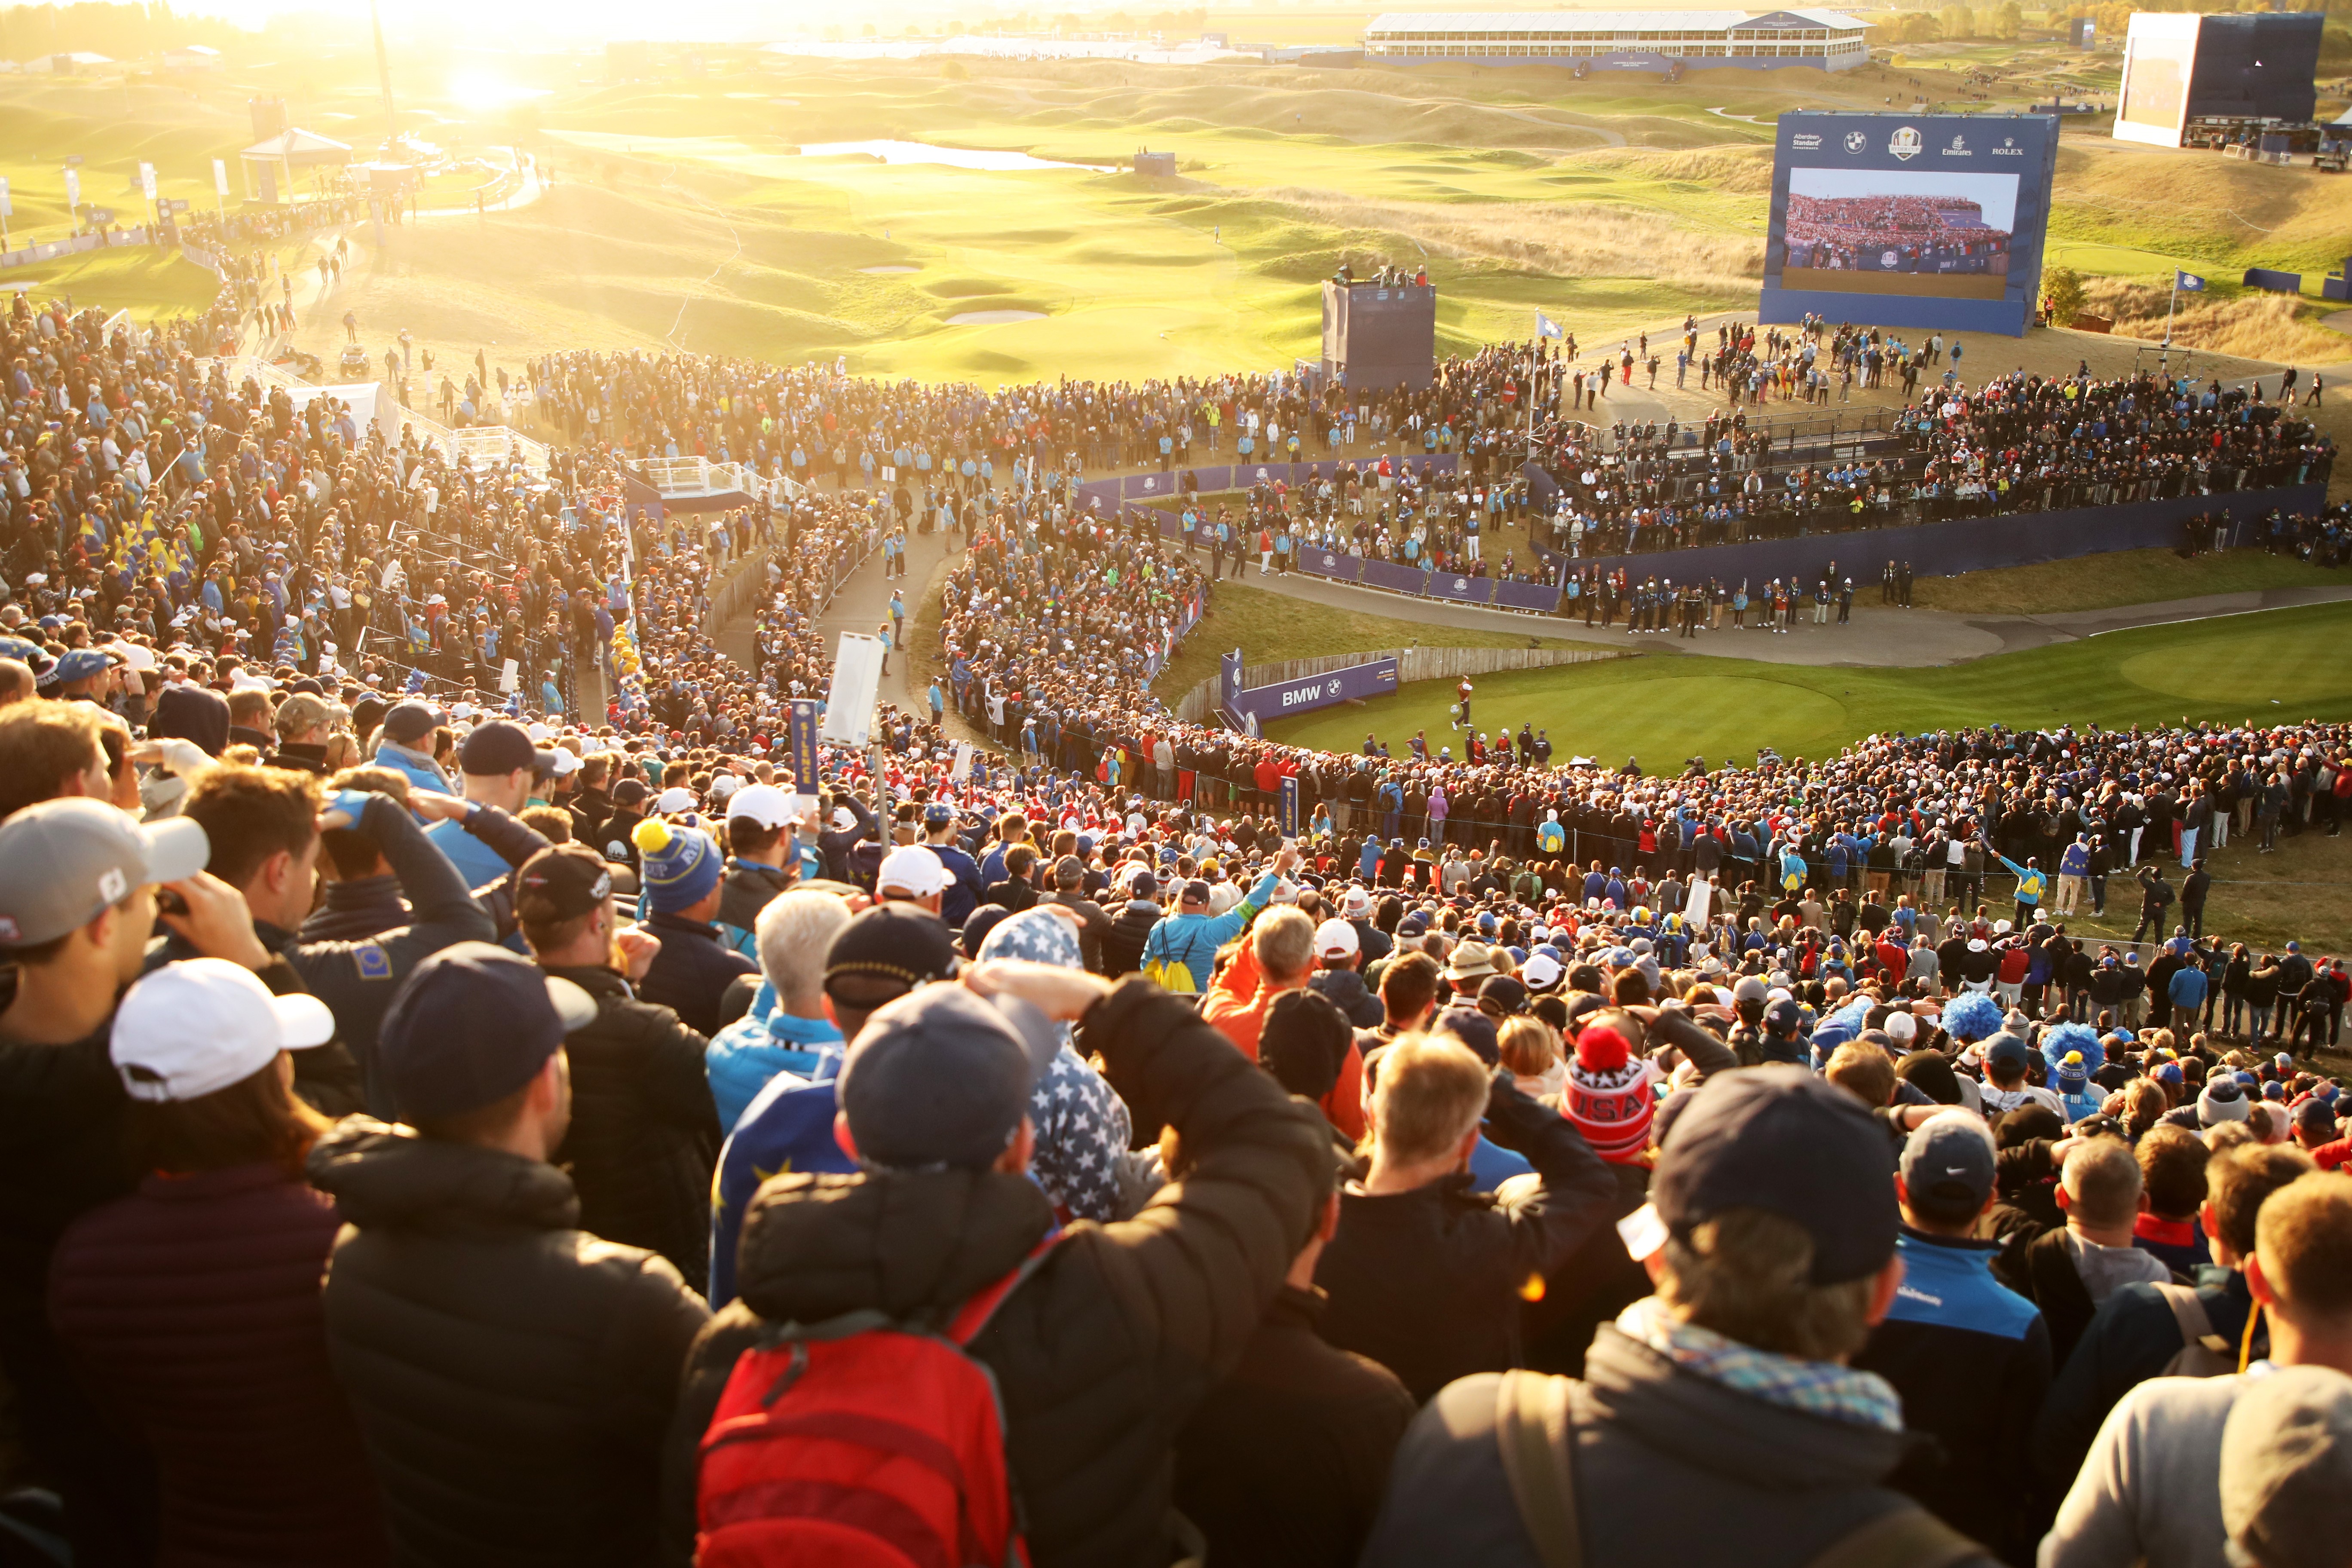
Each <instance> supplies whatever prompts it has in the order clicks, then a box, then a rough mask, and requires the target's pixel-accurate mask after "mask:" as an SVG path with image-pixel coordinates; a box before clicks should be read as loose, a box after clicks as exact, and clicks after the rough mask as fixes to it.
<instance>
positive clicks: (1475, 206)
mask: <svg viewBox="0 0 2352 1568" xmlns="http://www.w3.org/2000/svg"><path fill="white" fill-rule="evenodd" d="M1257 194H1258V195H1263V196H1265V197H1267V198H1268V199H1271V200H1274V201H1277V202H1281V203H1283V204H1284V205H1286V206H1289V207H1291V208H1294V209H1296V210H1297V211H1299V212H1301V213H1304V214H1306V215H1307V216H1310V217H1313V218H1315V219H1316V220H1318V222H1322V223H1327V224H1330V225H1332V226H1336V227H1339V228H1343V229H1377V230H1380V231H1381V232H1383V233H1388V234H1395V235H1401V236H1403V237H1406V238H1409V239H1412V240H1413V241H1415V242H1417V243H1418V244H1420V245H1421V246H1423V247H1424V248H1426V249H1428V250H1429V251H1431V252H1433V253H1434V254H1436V255H1440V256H1447V257H1453V258H1463V259H1467V258H1479V259H1485V260H1490V261H1498V262H1503V263H1506V264H1507V265H1509V266H1513V267H1518V268H1527V269H1528V270H1530V271H1535V272H1540V273H1544V274H1548V275H1549V276H1552V277H1557V278H1622V277H1638V278H1645V279H1657V280H1660V281H1663V282H1667V283H1675V284H1683V285H1686V286H1689V287H1693V288H1699V289H1720V288H1722V287H1723V284H1724V280H1725V279H1730V278H1755V277H1760V276H1761V275H1762V273H1763V270H1764V241H1763V238H1762V237H1761V236H1754V235H1742V234H1731V233H1714V234H1706V233H1701V234H1694V233H1692V232H1691V230H1690V228H1689V226H1687V224H1686V223H1685V222H1684V221H1681V220H1677V219H1675V218H1672V217H1669V216H1665V215H1664V214H1663V213H1656V212H1650V211H1645V210H1642V209H1638V208H1628V207H1620V206H1604V205H1597V204H1592V203H1578V204H1573V205H1559V206H1536V205H1531V204H1528V203H1524V202H1475V203H1458V204H1447V205H1434V204H1432V205H1423V204H1419V203H1409V202H1381V201H1367V200H1364V199H1363V198H1360V197H1357V196H1351V195H1345V194H1343V193H1341V192H1338V191H1310V190H1297V189H1282V190H1273V191H1265V192H1260V193H1257Z"/></svg>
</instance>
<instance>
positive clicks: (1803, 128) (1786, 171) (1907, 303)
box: [1758, 112, 2058, 337]
mask: <svg viewBox="0 0 2352 1568" xmlns="http://www.w3.org/2000/svg"><path fill="white" fill-rule="evenodd" d="M2057 163H2058V119H2057V117H2056V116H2055V115H2049V114H2005V115H1994V114H1925V115H1921V114H1814V113H1808V112H1791V113H1788V114H1783V115H1782V116H1780V123H1779V126H1778V127H1777V133H1776V146H1775V150H1774V155H1773V160H1772V216H1771V227H1770V232H1769V236H1768V237H1767V239H1766V241H1765V249H1764V291H1763V299H1762V300H1761V302H1760V307H1759V312H1758V314H1759V319H1760V320H1762V321H1771V322H1796V321H1803V320H1804V319H1805V317H1806V316H1808V315H1820V316H1825V317H1827V318H1828V319H1829V320H1831V321H1858V322H1865V323H1868V324H1870V325H1873V326H1885V327H1911V328H1920V329H1926V330H1928V331H1969V332H2003V333H2006V334H2008V335H2009V336H2011V337H2021V336H2023V335H2024V333H2025V329H2026V328H2027V327H2029V326H2031V325H2032V322H2033V316H2034V310H2035V306H2036V304H2037V301H2038V298H2039V294H2040V291H2041V286H2042V240H2043V237H2044V232H2045V230H2046V229H2047V228H2048V226H2049V221H2050V190H2051V184H2052V179H2053V175H2054V174H2055V173H2056V170H2057Z"/></svg>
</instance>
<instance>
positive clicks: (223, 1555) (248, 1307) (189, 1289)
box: [49, 1165, 385, 1568]
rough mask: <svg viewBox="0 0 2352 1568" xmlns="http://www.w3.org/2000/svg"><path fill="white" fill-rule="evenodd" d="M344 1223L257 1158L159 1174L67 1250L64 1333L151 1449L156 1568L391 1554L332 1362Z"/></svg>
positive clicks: (59, 1283)
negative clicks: (328, 1315)
mask: <svg viewBox="0 0 2352 1568" xmlns="http://www.w3.org/2000/svg"><path fill="white" fill-rule="evenodd" d="M339 1223H340V1222H339V1221H338V1219H337V1217H336V1214H335V1210H334V1206H333V1205H331V1203H330V1202H329V1201H328V1199H327V1198H326V1196H325V1195H324V1194H320V1192H318V1191H317V1190H315V1189H314V1188H312V1187H310V1185H308V1184H305V1183H302V1182H299V1181H296V1180H294V1179H293V1178H292V1177H289V1176H288V1175H287V1174H286V1173H284V1172H282V1171H280V1170H279V1169H278V1168H277V1167H276V1166H274V1165H245V1166H239V1167H237V1168H236V1169H234V1170H227V1171H213V1172H206V1173H203V1174H200V1175H194V1176H150V1177H148V1178H147V1180H146V1181H145V1182H144V1183H143V1184H141V1186H140V1188H139V1190H138V1191H137V1192H135V1193H133V1194H131V1196H129V1197H126V1198H119V1199H117V1200H116V1201H115V1202H113V1203H110V1204H109V1205H106V1206H105V1207H103V1208H98V1209H93V1210H91V1211H90V1212H89V1213H88V1214H86V1215H82V1217H81V1218H80V1219H79V1220H77V1221H76V1222H75V1223H74V1225H73V1226H72V1227H71V1228H70V1229H68V1231H67V1232H66V1234H65V1237H64V1238H63V1239H62V1240H61V1241H59V1242H58V1250H57V1256H56V1259H55V1261H54V1262H53V1263H52V1265H51V1266H50V1271H49V1319H50V1321H51V1322H52V1323H53V1324H54V1325H55V1326H56V1329H57V1334H58V1341H59V1342H60V1343H62V1344H63V1345H65V1346H66V1348H67V1351H68V1354H70V1355H71V1356H72V1357H73V1358H74V1360H75V1363H76V1364H77V1366H78V1367H79V1371H80V1373H81V1375H82V1376H83V1378H84V1380H85V1381H86V1382H87V1383H88V1384H89V1388H90V1391H91V1393H92V1394H93V1395H94V1396H95V1397H96V1398H97V1400H98V1402H99V1404H100V1406H101V1407H102V1408H105V1409H107V1410H109V1411H110V1412H112V1413H113V1414H114V1415H115V1416H116V1417H117V1418H118V1419H120V1420H121V1422H122V1423H123V1424H124V1426H127V1427H128V1428H130V1429H131V1430H133V1431H136V1432H137V1433H138V1434H139V1435H140V1436H142V1437H143V1438H144V1439H145V1441H146V1443H147V1445H148V1446H149V1447H150V1448H152V1450H153V1452H154V1456H155V1464H156V1472H157V1482H158V1490H159V1492H160V1494H161V1501H162V1537H163V1545H162V1548H161V1550H160V1551H159V1552H157V1554H156V1559H155V1560H156V1563H157V1565H158V1568H263V1565H266V1564H286V1565H288V1568H293V1565H296V1564H301V1565H305V1568H308V1565H315V1564H318V1563H353V1564H373V1563H382V1562H383V1561H384V1560H385V1548H384V1532H383V1524H382V1523H381V1521H380V1519H379V1515H378V1510H377V1504H376V1489H375V1481H374V1479H373V1476H372V1475H371V1473H370V1471H369V1468H368V1463H367V1458H366V1455H365V1454H364V1452H363V1451H362V1448H361V1446H360V1437H359V1431H358V1428H357V1427H356V1426H354V1425H353V1424H352V1415H351V1410H350V1408H349V1406H348V1405H346V1404H345V1401H344V1398H343V1392H342V1389H341V1385H340V1384H337V1382H336V1381H335V1376H334V1373H333V1372H332V1370H331V1368H330V1367H329V1365H328V1362H327V1336H326V1328H325V1320H324V1318H323V1317H322V1315H321V1310H320V1294H319V1286H320V1279H321V1278H322V1277H323V1275H324V1274H325V1272H326V1264H327V1253H328V1251H329V1249H330V1248H331V1247H332V1245H333V1243H334V1239H335V1232H336V1230H337V1229H338V1227H339Z"/></svg>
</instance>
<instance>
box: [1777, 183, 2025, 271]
mask: <svg viewBox="0 0 2352 1568" xmlns="http://www.w3.org/2000/svg"><path fill="white" fill-rule="evenodd" d="M1787 232H1788V237H1789V262H1788V264H1789V265H1790V267H1794V268H1818V269H1833V270H1843V271H1861V270H1865V269H1866V270H1869V271H1873V272H1988V271H2000V270H2003V268H2004V267H2005V262H2004V263H2003V265H2001V266H1996V265H1995V258H2006V257H2007V256H2008V254H2009V239H2010V236H2009V231H2008V230H2007V229H2001V228H1995V227H1993V226H1990V225H1989V224H1988V223H1986V222H1985V216H1984V209H1983V207H1982V206H1981V205H1979V204H1978V203H1976V202H1973V201H1970V200H1969V199H1968V198H1966V197H1964V196H1913V195H1876V196H1805V195H1795V194H1793V193H1792V194H1791V195H1790V197H1789V217H1788V228H1787Z"/></svg>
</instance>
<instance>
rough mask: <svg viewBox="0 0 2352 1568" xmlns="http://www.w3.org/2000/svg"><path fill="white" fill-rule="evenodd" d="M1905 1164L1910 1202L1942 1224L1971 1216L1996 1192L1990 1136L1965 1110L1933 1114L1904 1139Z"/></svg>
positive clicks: (1903, 1165)
mask: <svg viewBox="0 0 2352 1568" xmlns="http://www.w3.org/2000/svg"><path fill="white" fill-rule="evenodd" d="M1901 1169H1902V1172H1903V1187H1904V1190H1905V1191H1906V1193H1908V1194H1910V1198H1911V1206H1912V1208H1914V1209H1915V1210H1916V1211H1918V1212H1919V1213H1920V1214H1922V1215H1926V1216H1927V1218H1929V1219H1931V1220H1934V1221H1936V1222H1937V1223H1939V1224H1957V1223H1958V1222H1959V1221H1961V1220H1964V1219H1973V1218H1975V1217H1976V1215H1977V1211H1978V1210H1979V1209H1981V1208H1983V1207H1984V1205H1985V1200H1986V1199H1987V1198H1990V1197H1991V1196H1992V1187H1993V1177H1994V1170H1993V1149H1992V1138H1991V1136H1990V1134H1988V1133H1987V1132H1986V1131H1985V1126H1984V1123H1983V1122H1981V1121H1977V1120H1976V1119H1975V1118H1974V1117H1972V1116H1970V1115H1969V1113H1968V1112H1966V1111H1960V1112H1958V1114H1956V1115H1946V1116H1936V1117H1931V1118H1929V1119H1928V1120H1927V1121H1924V1122H1922V1123H1921V1124H1920V1125H1918V1126H1917V1127H1915V1128H1913V1129H1912V1130H1911V1136H1910V1137H1909V1138H1908V1139H1907V1140H1906V1141H1905V1142H1904V1145H1903V1163H1902V1166H1901Z"/></svg>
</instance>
